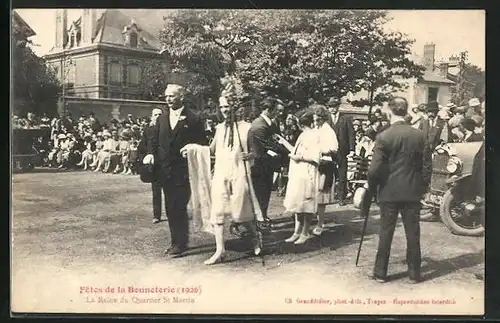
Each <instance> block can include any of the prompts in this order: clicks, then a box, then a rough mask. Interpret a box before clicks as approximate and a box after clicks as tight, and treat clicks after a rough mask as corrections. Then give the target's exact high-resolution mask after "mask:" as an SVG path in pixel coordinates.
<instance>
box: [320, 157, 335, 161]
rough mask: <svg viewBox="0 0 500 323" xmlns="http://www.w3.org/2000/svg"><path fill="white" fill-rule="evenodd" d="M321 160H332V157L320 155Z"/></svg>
mask: <svg viewBox="0 0 500 323" xmlns="http://www.w3.org/2000/svg"><path fill="white" fill-rule="evenodd" d="M321 160H323V161H327V162H332V161H333V159H332V157H331V156H321Z"/></svg>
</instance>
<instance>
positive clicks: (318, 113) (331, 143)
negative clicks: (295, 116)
mask: <svg viewBox="0 0 500 323" xmlns="http://www.w3.org/2000/svg"><path fill="white" fill-rule="evenodd" d="M313 109H314V110H313V111H314V125H315V127H316V129H317V133H318V140H319V143H318V145H319V147H320V150H321V151H320V152H321V161H320V166H319V172H320V183H319V186H320V194H319V196H318V224H317V226H316V227H315V228H314V230H313V234H314V235H317V236H319V235H321V234H322V233H323V228H324V222H325V209H326V206H327V205H329V204H333V203H335V198H334V194H335V175H334V173H335V167H336V166H335V164H334V162H333V161H334V160H335V159H334V154H335V153H336V152H337V150H338V148H339V143H338V141H337V135H336V134H335V131H334V130H333V129H332V127H330V125H329V124H328V122H327V120H328V117H329V113H328V110H327V109H326V107H324V106H322V105H315V106H314V107H313Z"/></svg>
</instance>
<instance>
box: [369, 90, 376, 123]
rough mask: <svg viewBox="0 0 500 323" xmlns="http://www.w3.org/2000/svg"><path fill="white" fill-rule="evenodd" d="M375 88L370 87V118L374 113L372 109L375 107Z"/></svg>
mask: <svg viewBox="0 0 500 323" xmlns="http://www.w3.org/2000/svg"><path fill="white" fill-rule="evenodd" d="M374 92H375V90H374V89H373V86H372V87H371V88H370V108H369V109H368V119H369V118H370V117H371V115H372V109H373V95H374Z"/></svg>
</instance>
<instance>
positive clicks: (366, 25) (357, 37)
mask: <svg viewBox="0 0 500 323" xmlns="http://www.w3.org/2000/svg"><path fill="white" fill-rule="evenodd" d="M386 21H387V12H385V11H378V10H371V11H362V10H258V11H257V10H179V11H178V13H177V14H174V15H173V16H172V17H170V18H168V19H167V20H166V22H165V26H164V28H163V30H162V32H161V37H160V38H161V41H162V42H163V44H164V48H165V54H166V57H167V58H168V59H169V60H171V61H172V62H173V64H174V65H175V66H176V68H178V69H180V70H182V71H190V72H194V73H196V74H197V75H200V79H199V80H198V81H199V82H198V84H199V86H201V85H203V87H204V90H205V91H206V93H208V96H210V97H212V98H214V99H216V97H217V96H218V95H219V94H220V91H221V79H224V77H227V75H231V76H233V77H237V78H239V79H240V80H241V83H242V87H243V89H244V91H243V92H244V93H243V94H242V95H241V98H240V101H241V102H244V101H247V102H248V101H249V98H255V97H258V96H262V95H272V96H276V97H279V98H280V99H281V100H283V101H284V102H285V103H287V104H293V105H295V106H303V105H305V104H307V102H308V101H310V100H314V101H316V102H325V101H326V100H328V99H329V98H330V97H337V98H339V99H340V98H341V97H343V96H345V95H346V94H347V93H348V92H353V93H356V92H358V91H360V90H362V89H365V90H369V91H372V92H374V91H376V90H378V91H379V92H381V93H385V92H386V91H389V90H390V88H401V86H402V85H401V83H398V82H395V81H394V77H395V76H399V77H403V78H412V77H417V78H418V77H419V76H420V75H421V72H422V70H423V69H422V68H421V67H420V66H418V65H416V64H414V63H413V62H412V61H411V60H410V59H409V58H408V56H409V55H408V54H409V53H410V45H411V43H412V41H411V40H409V39H407V38H406V37H405V36H403V35H401V34H397V33H390V32H386V31H385V30H384V29H383V28H382V26H383V24H384V23H385V22H386ZM380 90H382V91H380ZM386 99H387V95H384V94H379V95H378V96H377V97H375V98H373V100H372V101H373V102H376V103H378V102H382V101H384V100H386Z"/></svg>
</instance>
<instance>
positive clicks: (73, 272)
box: [12, 170, 484, 314]
mask: <svg viewBox="0 0 500 323" xmlns="http://www.w3.org/2000/svg"><path fill="white" fill-rule="evenodd" d="M150 194H151V193H150V189H149V186H148V185H147V184H143V183H141V182H140V180H139V178H138V177H136V176H120V175H108V174H94V173H88V172H57V171H53V170H39V171H37V172H34V173H29V174H15V175H14V177H13V215H12V220H13V221H12V233H13V234H12V241H13V250H12V275H13V277H12V282H13V294H12V304H13V307H12V309H13V310H14V311H39V312H75V311H76V312H96V313H99V312H108V313H113V312H114V313H117V312H124V313H132V312H137V313H227V314H229V313H247V314H251V313H253V314H257V313H269V314H271V313H294V314H300V313H303V314H306V313H318V314H333V313H335V314H348V313H364V314H370V313H383V314H399V313H415V314H416V313H419V314H420V313H442V314H467V313H470V314H472V313H474V314H480V313H481V312H482V310H483V306H482V304H483V295H484V292H483V282H482V281H478V280H475V279H474V276H473V273H474V272H476V271H478V270H480V269H481V265H482V262H483V260H482V259H483V256H482V254H483V249H484V241H483V239H482V238H471V237H459V236H455V235H452V234H450V233H449V231H448V230H447V229H446V228H445V227H444V226H443V225H442V224H441V223H422V229H421V231H422V250H423V255H422V256H423V274H424V279H425V281H424V282H423V283H421V284H418V285H409V284H407V278H406V276H405V270H406V265H405V238H404V232H403V229H402V226H401V225H398V228H397V230H396V234H395V237H394V242H393V248H392V254H391V263H390V274H392V275H394V280H393V281H392V282H389V283H387V284H383V285H380V284H378V283H375V282H372V281H369V280H368V279H367V278H366V276H365V273H367V272H369V271H370V270H371V267H372V265H373V260H374V254H375V250H376V243H377V236H376V233H377V230H378V216H377V215H376V214H377V211H376V210H374V211H373V214H374V216H373V217H372V218H370V221H369V226H368V230H367V231H368V232H367V235H366V237H365V240H364V244H363V250H362V254H361V258H360V265H359V267H355V266H354V262H355V257H356V251H357V247H358V243H359V234H360V232H361V228H362V221H361V220H360V219H358V218H357V214H358V212H357V211H356V210H353V209H351V208H348V207H347V208H338V207H335V206H332V207H330V208H329V209H327V211H328V212H329V214H328V219H329V221H330V223H329V230H328V231H327V232H325V234H324V236H323V237H322V238H321V239H318V238H317V239H315V240H311V241H309V242H308V243H307V244H306V245H304V246H301V247H297V246H294V245H293V244H291V245H290V244H285V243H283V242H282V241H283V240H284V238H286V237H287V236H288V235H290V234H291V231H292V230H293V224H292V223H291V221H290V219H289V217H288V216H284V215H282V214H281V213H282V212H283V208H282V207H281V199H280V198H278V197H275V196H273V199H272V207H271V217H273V218H276V219H278V220H282V222H281V224H280V225H279V228H278V230H277V231H276V232H274V233H273V234H271V235H270V236H268V237H266V245H267V253H266V255H265V256H264V257H263V259H261V258H258V257H252V256H250V255H249V254H248V251H249V246H248V244H246V243H245V242H244V241H241V240H238V239H235V238H234V237H231V236H230V235H229V234H228V239H229V241H227V243H226V245H227V249H228V257H227V259H226V261H225V262H224V263H222V264H218V265H215V266H210V267H207V266H205V265H203V260H205V259H206V258H208V257H209V256H210V255H211V252H212V251H213V250H214V242H213V238H212V237H211V236H210V235H208V234H193V235H192V236H191V242H190V245H191V247H192V249H191V250H190V251H189V252H188V255H187V256H186V257H183V258H178V259H168V258H167V257H165V256H164V255H163V250H164V249H165V247H166V246H167V245H168V242H169V239H168V228H167V223H166V222H162V223H160V224H157V225H153V224H152V223H151V220H152V215H151V205H150ZM129 286H132V287H155V286H158V287H162V288H165V289H166V290H165V291H161V292H160V293H148V294H145V293H137V291H132V290H130V291H129V290H128V287H129ZM86 287H89V288H87V289H86ZM90 287H93V288H94V289H99V288H102V291H99V290H98V291H97V292H94V293H89V292H88V291H89V290H90ZM106 287H108V289H107V290H106ZM118 287H124V288H125V290H124V292H118ZM111 288H114V290H113V291H111ZM181 288H185V289H184V290H182V289H181ZM311 300H312V301H311ZM410 300H412V301H419V302H424V303H425V302H427V303H428V304H420V305H415V304H401V301H410ZM113 301H115V303H109V302H113ZM146 301H147V302H148V303H145V302H146ZM181 301H182V302H181ZM180 302H181V303H180ZM311 302H313V303H311ZM433 302H434V303H435V304H433ZM436 302H437V303H436Z"/></svg>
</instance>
